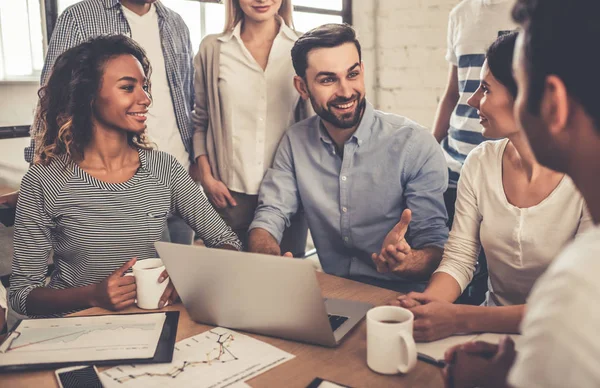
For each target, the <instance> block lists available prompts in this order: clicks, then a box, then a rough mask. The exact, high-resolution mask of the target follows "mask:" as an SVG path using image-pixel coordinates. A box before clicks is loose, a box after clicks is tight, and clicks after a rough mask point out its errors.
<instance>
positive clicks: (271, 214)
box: [249, 134, 300, 243]
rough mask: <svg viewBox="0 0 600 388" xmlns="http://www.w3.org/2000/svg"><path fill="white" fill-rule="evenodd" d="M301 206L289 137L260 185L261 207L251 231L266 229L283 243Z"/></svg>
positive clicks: (278, 151)
mask: <svg viewBox="0 0 600 388" xmlns="http://www.w3.org/2000/svg"><path fill="white" fill-rule="evenodd" d="M299 207H300V198H299V195H298V184H297V181H296V174H295V170H294V160H293V154H292V147H291V142H290V138H289V136H288V135H287V134H286V135H284V137H283V139H282V140H281V143H280V144H279V147H278V149H277V152H276V154H275V159H274V160H273V167H271V168H269V169H268V170H267V173H266V174H265V177H264V179H263V181H262V183H261V185H260V191H259V193H258V207H257V208H256V212H255V213H254V220H253V221H252V223H251V224H250V228H249V230H252V229H256V228H261V229H265V230H266V231H267V232H269V233H270V234H271V235H272V236H273V237H275V239H276V240H277V242H278V243H280V242H281V238H282V236H283V231H284V230H285V228H286V227H288V226H290V219H291V217H292V216H293V215H294V214H296V212H297V211H298V208H299Z"/></svg>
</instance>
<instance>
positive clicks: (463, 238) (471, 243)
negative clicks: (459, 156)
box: [434, 158, 482, 292]
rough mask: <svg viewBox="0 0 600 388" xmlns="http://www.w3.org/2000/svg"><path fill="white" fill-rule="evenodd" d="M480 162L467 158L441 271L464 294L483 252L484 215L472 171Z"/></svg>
mask: <svg viewBox="0 0 600 388" xmlns="http://www.w3.org/2000/svg"><path fill="white" fill-rule="evenodd" d="M478 163H480V161H479V160H473V159H471V158H467V160H466V162H465V164H464V166H463V168H462V170H461V176H460V179H459V180H458V191H457V195H456V210H455V215H454V223H453V224H452V230H451V231H450V237H449V238H448V242H447V243H446V246H445V247H444V256H443V258H442V262H441V263H440V266H439V267H438V269H437V270H436V271H435V272H434V273H436V272H444V273H447V274H448V275H450V276H452V277H453V278H454V280H456V282H457V283H458V285H459V286H460V290H461V292H463V291H464V290H465V288H466V287H467V285H468V284H469V283H470V282H471V280H472V279H473V273H474V272H475V266H476V265H477V258H478V257H479V251H480V250H481V240H480V237H479V229H480V225H481V221H482V215H481V212H480V211H479V207H478V203H477V194H476V192H475V187H474V186H473V176H472V175H473V172H474V171H473V170H474V169H475V168H479V167H480V166H478V165H477V164H478Z"/></svg>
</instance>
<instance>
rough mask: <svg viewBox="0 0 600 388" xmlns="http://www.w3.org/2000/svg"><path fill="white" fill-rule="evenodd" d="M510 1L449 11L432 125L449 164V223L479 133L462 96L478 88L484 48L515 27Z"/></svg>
mask: <svg viewBox="0 0 600 388" xmlns="http://www.w3.org/2000/svg"><path fill="white" fill-rule="evenodd" d="M511 5H512V2H511V1H510V0H463V1H461V2H460V3H459V4H458V5H457V6H456V7H454V9H453V10H452V11H451V12H450V17H449V20H448V43H447V51H446V60H447V61H448V62H449V64H450V70H449V74H448V83H447V85H446V90H445V92H444V94H443V96H442V99H441V100H440V103H439V106H438V109H437V113H436V116H435V119H434V124H433V136H434V137H435V138H436V140H437V141H438V142H439V143H440V144H441V146H442V150H443V152H444V156H445V158H446V163H447V164H448V177H449V180H448V190H447V191H446V193H445V195H444V200H445V202H446V208H447V210H448V221H449V225H450V226H451V225H452V221H453V219H454V202H455V201H456V184H457V182H458V178H459V177H460V170H461V168H462V166H463V164H464V162H465V159H466V157H467V155H468V154H469V152H470V151H471V150H472V149H474V148H475V147H477V146H478V145H479V144H480V143H481V142H482V141H484V140H485V139H484V137H483V135H482V134H481V131H482V126H481V124H479V115H478V114H477V109H475V108H473V107H470V106H469V105H468V104H467V100H468V99H469V98H470V97H471V96H472V95H473V94H474V93H475V91H476V90H477V88H478V87H479V73H480V72H481V67H482V65H483V62H484V60H485V52H486V50H487V48H488V47H489V46H490V44H492V43H493V42H494V41H495V40H496V38H497V37H498V36H499V35H501V34H503V33H504V32H507V31H510V30H513V29H514V28H515V24H514V22H513V21H512V20H511V18H510V7H511Z"/></svg>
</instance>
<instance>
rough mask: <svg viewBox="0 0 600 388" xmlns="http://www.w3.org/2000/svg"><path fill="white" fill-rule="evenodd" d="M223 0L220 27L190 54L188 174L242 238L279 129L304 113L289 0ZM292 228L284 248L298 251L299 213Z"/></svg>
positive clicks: (302, 238) (302, 235) (302, 240)
mask: <svg viewBox="0 0 600 388" xmlns="http://www.w3.org/2000/svg"><path fill="white" fill-rule="evenodd" d="M225 3H226V12H227V15H226V26H225V30H224V32H223V33H222V34H218V35H209V36H207V37H206V38H204V39H203V40H202V43H201V44H200V50H199V52H198V54H197V55H196V58H195V59H194V67H195V83H194V86H195V97H196V98H195V106H194V113H193V115H192V119H193V122H194V152H195V158H196V161H197V166H196V167H197V169H196V171H195V172H194V173H193V174H194V175H196V178H197V179H198V180H199V181H200V183H201V184H202V186H203V187H204V191H205V193H206V194H207V196H208V198H209V200H210V201H211V202H212V204H213V206H214V207H215V208H216V209H217V211H218V212H219V214H221V216H222V217H223V219H224V220H225V222H227V223H228V224H229V225H230V226H231V227H232V229H233V230H234V231H235V232H236V233H237V234H238V236H239V237H240V239H241V240H242V242H243V243H244V245H246V241H247V231H248V227H249V226H250V223H251V222H252V219H253V217H254V210H255V209H256V206H257V204H258V190H259V187H260V183H261V181H262V178H263V176H264V174H265V172H266V170H267V169H268V168H269V167H270V166H271V164H272V161H273V157H274V155H275V151H276V148H277V145H278V144H279V141H280V140H281V137H282V136H283V133H284V131H285V130H286V129H287V128H288V127H289V126H290V125H291V124H293V123H294V122H296V121H299V120H300V119H303V118H306V117H307V110H306V109H307V108H306V104H304V102H303V101H302V99H301V98H300V96H299V94H298V92H297V91H296V90H295V88H294V85H293V78H294V75H295V73H294V69H293V66H292V60H291V54H290V51H291V49H292V47H293V45H294V42H295V41H296V39H297V38H298V36H297V34H296V32H295V31H294V30H293V29H292V28H293V22H292V2H291V0H227V1H225ZM294 221H295V223H294ZM292 229H293V230H289V229H288V233H287V237H286V235H284V241H283V242H282V246H283V248H282V250H284V251H288V250H289V251H292V252H294V253H301V252H303V251H304V245H305V244H306V232H307V226H306V221H304V217H302V216H300V217H297V218H296V219H295V220H293V227H292ZM291 235H293V241H292V242H289V244H288V245H287V246H286V241H287V240H289V238H290V237H291Z"/></svg>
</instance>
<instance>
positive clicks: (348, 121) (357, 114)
mask: <svg viewBox="0 0 600 388" xmlns="http://www.w3.org/2000/svg"><path fill="white" fill-rule="evenodd" d="M308 96H309V97H310V103H311V105H312V107H313V109H314V111H315V113H316V114H317V115H318V116H319V117H320V118H321V120H323V121H326V122H328V123H330V124H332V125H334V126H335V127H337V128H340V129H348V128H352V127H355V126H357V125H358V123H359V122H360V119H361V118H362V114H363V112H364V110H365V106H366V100H365V98H364V97H363V96H361V95H360V94H355V95H353V96H352V97H350V98H336V99H335V100H333V101H330V102H328V103H327V106H326V107H323V106H321V105H319V104H318V103H317V102H316V101H315V100H314V99H313V96H312V94H311V93H310V92H309V93H308ZM354 100H356V109H354V112H351V113H344V114H342V115H340V116H337V115H336V114H335V113H333V111H332V108H331V105H343V104H347V103H349V102H351V101H354Z"/></svg>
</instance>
